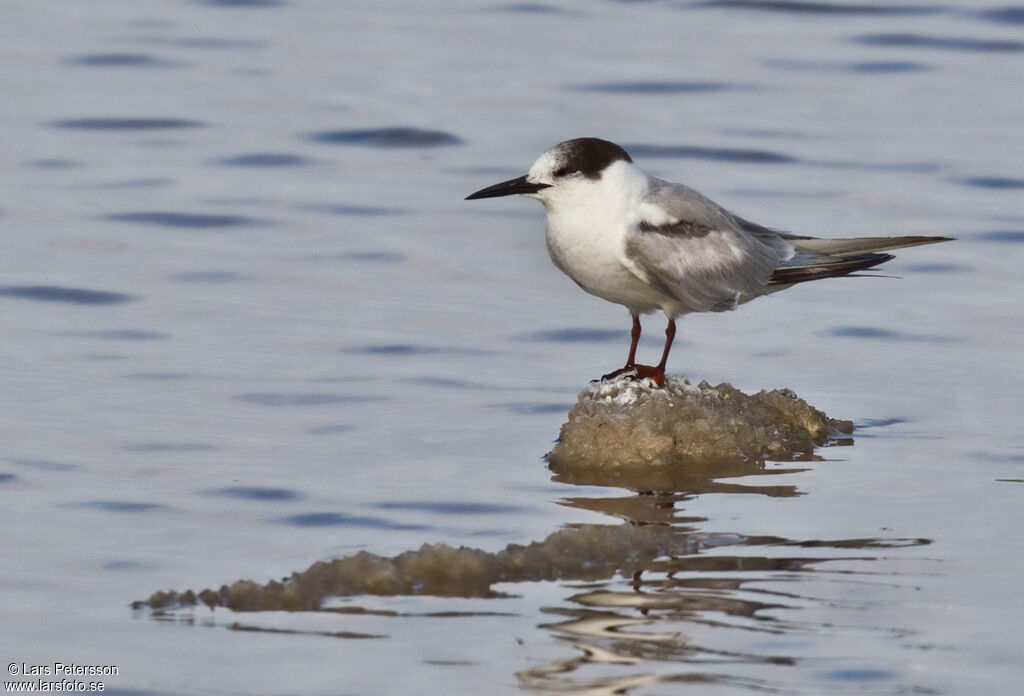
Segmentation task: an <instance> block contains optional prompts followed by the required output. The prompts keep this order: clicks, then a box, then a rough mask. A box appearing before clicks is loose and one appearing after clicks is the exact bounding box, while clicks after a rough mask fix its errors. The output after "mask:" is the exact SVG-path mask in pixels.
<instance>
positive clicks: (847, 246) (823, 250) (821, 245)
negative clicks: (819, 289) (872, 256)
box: [786, 235, 952, 257]
mask: <svg viewBox="0 0 1024 696" xmlns="http://www.w3.org/2000/svg"><path fill="white" fill-rule="evenodd" d="M951 239H952V237H922V236H920V235H917V236H912V237H849V238H847V239H819V238H816V237H793V238H790V239H787V240H786V241H788V242H789V243H790V244H792V245H793V246H795V247H796V249H797V251H807V252H810V253H812V254H822V255H824V256H835V257H844V256H852V255H855V254H864V253H867V252H877V251H888V250H890V249H902V248H903V247H911V246H918V245H920V244H935V243H936V242H948V241H950V240H951Z"/></svg>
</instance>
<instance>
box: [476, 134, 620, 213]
mask: <svg viewBox="0 0 1024 696" xmlns="http://www.w3.org/2000/svg"><path fill="white" fill-rule="evenodd" d="M620 162H621V163H625V164H627V165H628V164H631V163H632V162H633V160H632V159H631V158H630V156H629V155H628V154H627V153H626V151H625V150H623V149H622V148H621V147H619V146H618V145H616V144H615V143H612V142H608V141H607V140H601V139H600V138H575V139H573V140H566V141H565V142H561V143H558V144H557V145H555V146H554V147H552V148H551V149H549V150H548V151H547V152H545V153H544V154H543V155H541V156H540V157H539V158H537V161H536V162H534V163H533V166H532V167H530V171H529V173H528V174H526V175H525V176H520V177H518V178H515V179H510V180H508V181H503V182H501V183H499V184H494V185H493V186H488V187H487V188H484V189H480V190H479V191H477V192H476V193H472V194H470V195H469V196H466V200H467V201H469V200H475V199H477V198H497V197H498V196H511V195H513V194H520V195H523V196H527V197H529V198H536V199H537V200H539V201H541V202H542V203H544V205H545V206H547V207H549V208H550V207H551V206H552V205H553V204H556V203H557V202H559V201H561V200H566V199H571V198H575V197H577V196H580V195H584V196H586V195H599V191H598V189H599V188H600V187H601V186H602V185H607V184H608V183H609V182H607V181H604V179H605V174H606V173H607V171H608V170H609V168H611V167H613V166H615V165H616V164H617V163H620Z"/></svg>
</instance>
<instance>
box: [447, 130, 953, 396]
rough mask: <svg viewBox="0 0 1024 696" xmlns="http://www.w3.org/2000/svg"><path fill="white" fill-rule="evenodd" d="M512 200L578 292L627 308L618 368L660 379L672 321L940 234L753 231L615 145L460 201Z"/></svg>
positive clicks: (576, 142) (576, 154)
mask: <svg viewBox="0 0 1024 696" xmlns="http://www.w3.org/2000/svg"><path fill="white" fill-rule="evenodd" d="M516 194H518V195H522V196H526V197H527V198H534V199H537V200H539V201H540V202H541V203H542V204H543V205H544V210H545V213H546V217H547V230H546V241H547V249H548V253H549V255H550V256H551V260H552V262H554V264H555V266H557V267H558V268H559V269H560V270H561V271H562V272H563V273H565V274H566V275H567V276H569V277H570V278H571V279H572V280H573V281H575V282H576V284H577V285H579V286H580V287H581V288H582V289H583V290H585V291H586V292H588V293H590V294H591V295H596V296H597V297H600V298H602V299H605V300H608V301H609V302H613V303H616V304H620V305H623V306H625V307H626V309H628V310H629V313H630V316H631V317H632V320H633V326H632V330H631V332H630V338H631V341H630V346H629V354H628V357H627V359H626V364H625V366H624V367H623V368H621V369H619V370H615V371H613V372H610V373H608V374H606V375H604V376H603V377H602V380H607V379H612V378H617V377H620V376H629V377H632V378H633V379H637V380H642V379H646V378H649V379H651V380H653V382H654V384H655V385H657V386H658V387H661V386H663V384H664V381H665V369H666V365H667V362H668V355H669V351H670V350H671V348H672V341H673V340H674V339H675V335H676V319H678V318H679V317H681V316H683V315H685V314H690V313H694V312H723V311H728V310H732V309H736V308H737V307H738V306H739V305H741V304H744V303H746V302H749V301H750V300H753V299H754V298H756V297H760V296H761V295H767V294H769V293H773V292H777V291H779V290H783V289H786V288H789V287H791V286H793V285H796V284H798V283H804V282H807V281H811V280H820V279H823V278H835V277H840V276H849V275H851V274H856V273H857V272H858V271H864V270H867V269H870V268H874V267H876V266H878V265H880V264H883V263H885V262H886V261H889V260H891V259H892V258H894V257H893V255H892V254H889V253H886V252H887V251H889V250H892V249H899V248H903V247H909V246H916V245H920V244H933V243H936V242H945V241H950V240H951V238H950V237H929V236H900V237H852V238H844V239H827V238H819V237H807V236H802V235H797V234H791V233H788V232H784V231H781V230H776V229H773V228H769V227H764V226H762V225H759V224H757V223H754V222H750V221H749V220H746V219H744V218H742V217H740V216H739V215H736V214H735V213H732V212H730V211H728V210H726V209H725V208H723V207H722V206H720V205H719V204H717V203H715V202H714V201H712V200H711V199H709V198H707V197H705V196H703V195H702V194H700V193H698V192H697V191H695V190H694V189H692V188H690V187H689V186H685V185H683V184H677V183H672V182H669V181H663V180H662V179H658V178H656V177H653V176H650V175H648V174H645V173H644V172H643V171H642V170H641V169H640V168H639V167H637V166H636V164H634V162H633V159H632V157H630V156H629V154H628V153H627V152H626V150H624V149H623V148H622V147H621V146H619V145H616V144H615V143H613V142H610V141H607V140H602V139H600V138H594V137H585V138H574V139H572V140H566V141H564V142H561V143H558V144H557V145H554V146H553V147H551V148H550V149H548V150H547V151H546V152H545V153H544V154H542V155H541V156H540V157H539V158H538V159H537V161H536V162H534V164H533V166H532V167H530V170H529V172H528V173H527V174H525V175H523V176H520V177H517V178H515V179H510V180H508V181H502V182H500V183H497V184H494V185H492V186H487V187H486V188H482V189H480V190H479V191H476V192H475V193H472V194H470V195H469V196H467V197H466V200H476V199H481V198H496V197H499V196H511V195H516ZM658 310H661V311H662V312H663V313H664V314H665V317H666V318H667V319H668V326H667V328H666V329H665V345H664V348H663V350H662V354H661V360H660V361H659V362H658V364H657V365H641V364H638V363H637V362H636V351H637V344H638V343H639V341H640V333H641V324H640V315H641V314H648V313H651V312H656V311H658Z"/></svg>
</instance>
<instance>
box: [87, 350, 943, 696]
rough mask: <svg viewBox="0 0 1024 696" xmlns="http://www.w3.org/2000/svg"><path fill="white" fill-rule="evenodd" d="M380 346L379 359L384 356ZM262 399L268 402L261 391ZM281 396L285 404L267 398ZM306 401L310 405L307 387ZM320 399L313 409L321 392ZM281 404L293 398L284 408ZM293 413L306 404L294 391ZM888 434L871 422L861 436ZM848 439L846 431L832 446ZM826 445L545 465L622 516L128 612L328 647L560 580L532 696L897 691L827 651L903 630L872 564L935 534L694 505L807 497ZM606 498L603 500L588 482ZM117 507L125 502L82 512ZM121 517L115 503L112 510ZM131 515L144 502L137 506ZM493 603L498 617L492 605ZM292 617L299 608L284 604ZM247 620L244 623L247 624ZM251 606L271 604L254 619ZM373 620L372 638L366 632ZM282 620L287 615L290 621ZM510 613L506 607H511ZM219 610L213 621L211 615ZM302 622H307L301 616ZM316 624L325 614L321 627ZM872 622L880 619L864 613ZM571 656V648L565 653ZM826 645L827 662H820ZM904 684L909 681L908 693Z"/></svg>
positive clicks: (473, 509)
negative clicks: (432, 606)
mask: <svg viewBox="0 0 1024 696" xmlns="http://www.w3.org/2000/svg"><path fill="white" fill-rule="evenodd" d="M385 352H387V351H385ZM248 396H249V397H250V400H252V401H254V402H256V403H263V402H264V400H265V399H264V397H263V396H261V398H251V397H252V395H248ZM273 396H274V398H273V399H272V401H274V402H275V403H276V402H277V401H278V400H280V399H282V398H283V397H284V396H287V395H273ZM307 396H308V395H307ZM314 401H316V400H315V399H314ZM284 402H287V403H292V401H291V399H284ZM297 403H305V400H304V399H300V400H299V401H298V402H297ZM880 424H882V425H884V424H885V423H884V422H882V421H879V422H877V423H876V422H867V423H864V424H862V425H863V427H871V426H872V425H875V426H877V425H880ZM831 444H832V445H835V444H852V439H850V438H848V437H847V438H845V439H844V440H842V441H836V440H832V441H831ZM820 451H821V450H820V449H819V450H815V451H810V452H806V453H804V454H802V455H797V457H796V459H790V460H788V461H786V462H773V461H768V460H766V459H765V458H764V457H758V458H751V457H735V458H733V459H732V460H722V459H720V458H719V459H708V460H700V459H692V460H686V461H682V460H681V461H680V462H678V463H677V464H678V465H670V466H657V467H654V466H635V465H634V466H623V467H618V468H615V469H607V468H605V469H601V468H598V469H596V470H595V469H591V468H588V467H573V466H567V465H566V463H565V462H564V461H563V462H560V463H559V462H553V463H551V465H550V466H551V471H552V475H553V480H555V481H557V482H560V483H562V484H565V485H568V486H586V487H587V488H586V490H587V491H588V494H587V495H567V496H566V497H564V498H563V499H562V500H560V501H559V503H560V504H562V505H565V506H567V507H571V508H575V509H579V510H586V511H589V512H593V513H598V514H599V515H601V516H604V517H606V518H613V519H615V520H617V522H616V523H614V524H575V525H569V526H567V527H566V528H564V529H561V530H558V531H555V532H553V533H551V534H550V535H548V536H547V537H546V538H544V539H542V540H539V541H535V542H532V543H530V544H526V545H520V544H509V545H507V546H506V547H505V548H504V549H502V550H499V551H496V552H491V551H487V550H483V549H475V548H467V547H461V548H453V547H451V546H448V545H446V544H425V545H424V546H422V547H420V548H419V549H415V550H411V551H406V552H403V553H400V554H398V555H396V556H393V557H385V556H379V555H376V554H373V553H369V552H367V551H361V552H359V553H357V554H355V555H350V556H347V557H344V558H337V559H334V560H330V561H320V562H317V563H314V564H313V565H312V566H310V567H309V568H308V569H306V570H304V571H301V572H296V573H293V574H292V575H291V576H290V577H287V578H284V579H282V580H274V581H271V582H268V583H266V584H259V583H256V582H252V581H248V580H240V581H238V582H235V583H233V584H231V585H224V586H222V587H220V588H219V589H205V590H202V591H199V592H193V591H191V590H188V591H185V592H177V591H169V592H157V593H155V594H153V595H152V596H151V597H150V598H149V600H148V601H145V602H137V603H136V604H135V607H136V609H139V610H145V609H148V610H149V614H148V615H149V616H151V617H153V618H154V619H157V620H162V621H165V620H170V621H182V620H184V621H186V622H189V621H194V617H195V616H196V612H201V611H202V610H201V609H199V608H197V605H202V604H205V605H206V606H208V607H209V608H211V609H212V608H215V607H226V608H228V609H230V610H232V612H234V613H232V614H230V615H228V616H227V617H226V618H225V617H224V614H223V613H218V614H216V615H213V614H210V615H206V616H207V618H205V619H201V621H202V623H203V624H204V625H208V626H215V627H216V626H219V627H221V628H224V629H228V630H232V631H253V632H267V633H273V634H279V635H285V634H297V635H304V636H321V637H333V638H339V637H341V638H360V639H362V638H370V637H372V638H386V637H387V635H386V634H387V632H388V627H389V626H393V627H394V628H393V630H395V631H398V632H400V631H402V630H403V628H404V626H403V625H401V624H396V623H394V622H401V621H402V620H403V619H405V618H406V617H409V616H413V615H414V614H410V613H408V612H399V611H393V610H390V609H389V610H385V611H381V610H380V609H373V608H370V607H368V606H367V607H364V606H361V604H362V602H363V600H361V599H360V597H366V596H372V595H376V596H394V595H421V596H422V595H427V596H434V597H448V598H466V599H464V600H462V601H468V600H469V599H474V600H475V601H477V602H481V603H486V604H483V605H482V607H489V606H493V605H492V604H490V603H492V602H496V601H499V602H500V601H501V600H508V599H510V598H511V597H513V596H514V593H518V592H519V591H520V588H528V587H529V585H528V584H527V583H536V582H546V583H551V582H558V583H561V585H560V589H561V590H562V592H561V594H563V596H562V598H561V599H558V600H556V601H555V602H554V603H552V602H551V601H550V599H549V600H548V601H547V602H546V604H547V606H543V607H542V608H541V612H542V614H543V615H544V616H545V617H547V618H546V619H545V620H544V621H543V622H542V623H540V624H539V625H538V626H537V628H539V629H541V630H542V631H543V632H545V633H546V635H548V636H549V637H550V638H551V639H553V641H554V643H553V647H552V646H549V647H548V648H547V649H545V651H544V652H543V653H542V654H541V655H540V656H539V657H534V658H533V664H532V666H530V667H528V668H527V669H523V670H521V671H519V672H518V673H517V674H516V677H517V679H518V682H519V684H520V686H521V687H523V688H524V689H526V690H527V691H531V692H534V693H538V694H549V693H553V692H559V693H579V694H622V693H627V692H630V691H633V690H635V689H638V688H640V687H651V686H654V685H674V684H681V683H691V684H702V685H705V686H706V687H707V688H709V689H710V688H712V687H715V688H716V689H718V688H721V689H724V690H727V691H728V690H743V691H747V690H752V691H772V692H785V691H790V690H791V689H794V688H795V689H798V690H799V689H800V688H802V687H801V685H804V686H806V684H807V683H814V682H819V683H821V682H824V683H826V684H827V685H828V689H829V691H830V692H838V693H841V692H843V691H846V690H858V689H861V688H862V687H864V686H865V685H872V688H874V686H877V685H879V684H880V685H882V686H883V687H884V688H890V687H893V686H894V682H900V680H902V679H903V678H904V677H903V675H902V673H901V672H900V670H889V669H879V668H878V664H873V665H869V666H863V665H861V664H859V663H858V664H853V665H852V664H849V663H847V662H845V661H843V660H841V659H830V658H829V657H828V656H827V652H828V650H827V648H826V649H825V650H824V651H823V650H822V648H821V646H823V645H824V646H829V645H833V644H834V645H845V644H847V643H849V642H851V641H865V640H868V641H877V640H878V639H879V638H894V637H895V638H901V637H905V636H906V635H907V634H908V631H906V630H905V629H903V628H901V627H900V626H899V625H897V620H896V619H893V625H881V626H879V625H862V622H863V621H864V620H865V619H864V618H861V617H867V616H874V617H877V612H875V613H873V614H872V613H869V612H866V611H865V610H866V609H868V608H870V607H871V606H873V605H875V604H877V603H878V601H879V597H880V596H882V597H884V596H885V593H887V592H893V591H900V590H901V589H903V588H904V585H905V584H909V579H908V580H906V581H904V579H903V578H902V577H900V576H899V575H895V574H893V573H891V572H883V571H879V570H876V569H874V567H873V565H874V563H875V562H877V561H880V560H891V559H890V555H891V554H898V553H899V552H900V551H899V550H900V549H904V548H912V547H918V546H923V545H927V544H929V543H931V542H930V540H928V539H920V538H899V537H873V536H864V537H857V538H839V539H830V538H819V537H818V536H816V535H808V536H807V537H799V538H787V537H782V536H776V535H769V534H764V533H743V532H742V531H733V530H730V531H726V530H724V529H722V528H720V527H717V525H715V524H713V523H711V522H710V521H709V520H708V519H707V518H705V517H703V516H701V515H699V514H695V513H692V512H688V511H687V508H688V507H689V506H692V505H693V504H694V503H695V502H696V501H697V500H698V499H699V498H700V497H702V496H705V495H710V494H716V495H726V496H729V495H743V496H757V497H761V498H792V497H795V496H800V495H803V494H804V492H803V491H801V490H800V489H799V487H798V486H797V485H796V484H795V483H794V482H793V480H792V479H791V478H787V479H786V480H784V481H783V480H779V481H777V482H776V481H773V478H774V477H777V476H779V475H784V474H789V475H792V474H796V473H799V472H804V471H807V470H808V469H809V468H811V467H813V466H818V465H820V464H818V463H819V462H823V461H824V460H823V457H822V456H821V454H819V452H820ZM595 486H596V487H598V490H599V493H597V494H595V493H594V487H595ZM203 494H204V495H218V496H228V497H243V498H245V499H246V500H249V501H251V502H252V503H253V504H264V503H265V504H266V505H267V506H268V510H269V509H270V506H273V505H280V504H281V501H287V500H291V499H293V498H294V497H296V496H301V494H300V493H297V492H295V491H291V490H289V489H272V488H258V487H243V486H236V487H231V488H224V489H217V490H207V491H204V492H203ZM87 505H90V506H91V507H93V508H94V509H98V510H106V511H109V512H115V511H116V512H121V513H122V514H123V512H124V511H126V508H122V507H120V506H123V505H125V503H123V502H121V501H116V502H114V503H111V502H108V501H102V502H100V503H97V502H95V501H94V502H92V503H87ZM112 505H113V507H110V506H112ZM375 507H376V508H377V510H379V511H384V512H389V513H390V512H395V513H402V512H405V511H409V510H412V511H420V512H422V511H426V512H431V513H436V514H440V515H446V516H455V517H461V516H465V515H477V514H516V511H517V510H518V511H519V513H520V514H521V513H525V512H528V510H526V509H523V508H522V507H521V506H516V505H514V504H510V505H481V504H468V503H464V502H462V501H459V500H452V501H442V502H438V503H424V502H422V501H406V502H402V501H394V500H391V501H381V502H380V503H378V504H377V505H376V506H375ZM130 511H131V512H139V511H141V510H135V509H132V510H130ZM270 522H271V523H274V524H282V523H283V524H287V525H291V526H295V527H299V528H304V527H305V528H308V527H325V526H336V527H339V528H343V527H348V528H361V527H370V528H375V529H406V530H408V529H420V530H424V531H425V532H428V533H430V532H433V533H437V530H438V528H437V527H431V526H423V525H417V526H414V525H409V524H405V523H402V522H400V521H397V520H395V519H392V518H391V517H390V516H387V517H385V516H379V517H378V516H368V515H350V514H348V513H343V512H337V511H322V512H316V513H304V514H296V515H290V516H285V517H275V518H272V519H270ZM499 608H500V607H499ZM282 611H284V612H297V613H293V614H291V615H288V614H284V615H282V614H281V613H280V612H282ZM241 612H246V617H245V620H244V622H243V621H241V620H240V619H239V618H238V614H239V613H241ZM254 612H273V613H271V614H268V615H267V616H268V617H272V618H268V619H267V620H262V619H261V618H260V616H259V614H257V613H254ZM371 615H372V616H373V617H374V620H375V623H374V624H373V631H372V632H366V631H362V630H358V631H357V630H353V629H354V628H364V627H365V624H364V623H360V621H365V620H366V617H367V616H371ZM428 615H429V616H430V617H432V618H434V619H436V620H447V621H450V620H451V619H453V618H456V617H463V616H481V615H491V616H503V615H504V614H501V613H500V612H494V611H490V610H489V609H488V608H481V609H479V610H477V611H470V612H464V611H442V612H432V613H429V614H415V616H428ZM282 616H286V617H287V616H291V617H294V621H289V622H287V625H285V626H282V625H281V624H282ZM510 616H511V615H510ZM215 617H216V618H215ZM304 617H305V618H304ZM310 617H316V618H315V619H312V618H310ZM867 620H877V619H870V618H869V619H867ZM566 646H568V647H569V648H570V649H571V651H572V654H570V655H569V656H566V654H565V651H564V648H565V647H566ZM823 652H824V653H826V654H825V655H824V656H823V654H822V653H823ZM902 686H903V684H902V682H901V683H900V687H899V688H902Z"/></svg>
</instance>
